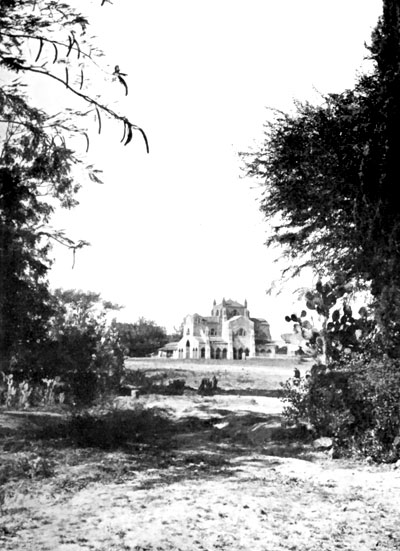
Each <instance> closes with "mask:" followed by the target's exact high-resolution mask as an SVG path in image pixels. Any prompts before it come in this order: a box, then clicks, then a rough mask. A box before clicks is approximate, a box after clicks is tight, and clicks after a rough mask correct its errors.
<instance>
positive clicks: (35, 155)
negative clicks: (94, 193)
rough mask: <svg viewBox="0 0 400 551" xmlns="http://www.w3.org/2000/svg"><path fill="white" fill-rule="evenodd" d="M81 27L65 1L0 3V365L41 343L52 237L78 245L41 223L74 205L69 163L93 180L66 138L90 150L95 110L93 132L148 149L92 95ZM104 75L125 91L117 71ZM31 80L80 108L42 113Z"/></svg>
mask: <svg viewBox="0 0 400 551" xmlns="http://www.w3.org/2000/svg"><path fill="white" fill-rule="evenodd" d="M105 3H106V2H105V0H102V2H101V5H104V4H105ZM88 25H89V22H88V20H87V18H86V17H84V16H83V15H82V14H80V13H79V12H77V11H76V10H74V9H73V8H72V7H71V6H69V5H68V4H67V3H65V2H59V1H56V0H2V2H1V3H0V74H1V75H2V76H5V77H6V82H7V80H10V77H16V79H15V80H13V81H12V82H11V83H10V84H9V85H2V86H1V88H0V358H1V361H0V369H9V368H10V366H11V363H14V364H15V363H16V362H17V363H18V362H21V358H22V357H23V356H24V355H26V354H28V353H31V354H32V353H33V348H37V347H38V346H40V345H41V343H42V341H43V339H44V338H45V337H44V335H45V334H46V330H47V329H46V328H47V325H48V323H49V319H50V316H51V314H52V309H51V305H50V303H51V301H50V295H49V290H48V284H47V279H46V275H47V272H48V269H49V267H50V265H51V260H50V257H49V254H50V243H51V242H54V241H57V242H59V243H61V244H63V245H65V246H67V247H69V248H70V249H71V250H72V251H73V253H74V254H75V251H76V250H77V249H79V248H80V247H82V246H84V245H85V244H86V242H85V241H78V242H73V241H71V240H70V239H69V238H68V236H66V235H64V234H63V232H61V231H57V230H53V229H52V228H51V227H50V225H49V222H50V219H51V215H52V213H53V210H54V208H55V205H56V203H57V202H58V203H59V204H60V205H61V206H62V207H64V208H72V207H73V206H75V205H76V202H77V201H76V193H77V192H78V190H79V187H80V184H81V182H80V181H78V174H77V172H76V170H75V169H76V168H77V167H82V168H83V169H84V170H83V171H81V173H80V174H79V180H81V179H82V173H83V172H86V173H87V175H88V177H89V178H90V179H91V180H92V181H94V182H100V179H99V170H96V169H95V168H94V167H92V166H90V165H89V166H85V164H84V162H83V160H82V158H81V157H80V156H79V154H77V153H75V152H74V145H76V140H75V142H74V141H73V137H74V136H77V135H79V136H82V135H83V136H84V139H83V142H82V143H83V144H84V148H85V147H86V149H87V148H88V146H89V135H88V133H86V132H85V128H84V126H82V125H83V124H84V117H85V116H86V115H88V114H90V113H94V114H95V115H96V117H97V122H98V130H99V132H100V131H101V130H102V126H103V125H102V119H103V118H104V117H108V118H111V119H112V120H115V121H117V122H118V123H119V124H121V125H122V129H121V131H122V137H123V142H124V144H125V145H126V144H128V143H129V142H130V141H131V140H132V137H133V132H134V131H135V130H137V131H138V132H139V134H140V135H141V136H142V137H143V138H144V141H145V146H146V148H147V149H148V143H147V138H146V136H145V134H144V132H143V130H142V129H141V128H139V127H138V126H137V125H135V124H133V123H132V122H131V121H129V120H128V119H127V118H126V117H125V116H123V115H120V114H118V113H116V112H115V111H113V110H112V109H110V108H109V107H108V106H107V105H106V104H105V103H104V102H102V101H101V99H100V98H99V97H98V95H97V94H96V93H95V92H96V90H93V89H92V90H90V78H89V76H90V74H91V68H92V67H93V68H94V69H96V70H97V69H100V66H99V65H98V62H97V60H98V58H99V56H101V52H100V51H99V50H97V49H95V48H93V47H92V46H91V44H90V40H89V39H87V38H86V32H87V28H88ZM32 52H33V53H32ZM102 74H103V75H105V77H106V78H109V79H111V80H115V81H116V83H117V84H118V85H119V86H120V87H121V90H123V91H124V92H125V93H127V92H128V86H127V82H126V78H125V77H126V75H124V73H122V72H121V71H120V69H119V67H115V69H113V70H112V71H108V72H105V71H102ZM30 75H38V77H40V78H43V79H47V80H51V81H53V82H55V83H57V84H59V85H60V89H66V90H67V91H68V92H69V93H70V96H71V97H74V98H76V99H77V100H79V101H81V103H82V107H83V108H84V110H78V109H71V108H69V107H67V106H66V108H65V110H64V112H63V113H61V114H57V115H47V114H46V113H45V112H44V111H43V110H40V109H37V108H36V107H34V106H33V105H32V102H31V100H30V99H29V97H28V95H27V93H26V90H28V91H29V77H30ZM27 85H28V87H27Z"/></svg>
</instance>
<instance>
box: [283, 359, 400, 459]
mask: <svg viewBox="0 0 400 551" xmlns="http://www.w3.org/2000/svg"><path fill="white" fill-rule="evenodd" d="M282 390H283V400H284V401H285V402H286V407H285V410H284V413H285V416H286V417H287V419H288V420H289V421H290V422H293V423H296V422H298V421H299V420H304V421H307V422H309V423H311V425H312V427H313V429H314V431H315V434H316V436H331V437H333V438H335V441H336V443H337V445H338V447H339V448H341V449H342V450H343V451H351V452H356V453H360V454H362V455H364V456H369V457H371V458H372V459H374V460H376V461H395V460H397V459H399V458H400V360H398V359H390V358H387V357H380V358H378V357H375V358H374V357H369V358H367V357H362V356H359V357H358V358H355V359H349V360H348V361H347V362H346V363H344V362H342V363H336V364H332V365H331V366H330V368H326V367H325V366H314V367H313V368H312V369H311V373H310V374H308V375H307V376H306V377H302V378H301V379H297V380H296V379H290V380H289V381H287V382H286V383H285V384H284V385H283V389H282Z"/></svg>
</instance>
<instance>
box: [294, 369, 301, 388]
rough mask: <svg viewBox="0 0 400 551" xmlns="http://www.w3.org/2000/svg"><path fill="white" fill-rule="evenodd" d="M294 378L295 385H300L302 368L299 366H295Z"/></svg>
mask: <svg viewBox="0 0 400 551" xmlns="http://www.w3.org/2000/svg"><path fill="white" fill-rule="evenodd" d="M293 378H294V381H293V382H294V384H295V385H298V384H299V383H300V370H299V368H298V367H295V368H294V376H293Z"/></svg>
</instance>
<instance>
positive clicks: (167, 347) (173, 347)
mask: <svg viewBox="0 0 400 551" xmlns="http://www.w3.org/2000/svg"><path fill="white" fill-rule="evenodd" d="M178 344H179V343H178V342H168V343H167V344H164V346H162V347H161V348H159V350H177V348H178Z"/></svg>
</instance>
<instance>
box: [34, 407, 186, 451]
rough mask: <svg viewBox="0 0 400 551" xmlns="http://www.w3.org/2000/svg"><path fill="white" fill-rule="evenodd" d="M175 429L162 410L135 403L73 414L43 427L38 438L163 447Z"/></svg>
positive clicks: (99, 445)
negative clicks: (145, 444) (105, 409)
mask: <svg viewBox="0 0 400 551" xmlns="http://www.w3.org/2000/svg"><path fill="white" fill-rule="evenodd" d="M175 430H176V429H175V425H174V423H173V422H172V421H171V420H170V419H169V417H168V416H167V414H166V413H165V412H164V411H161V410H159V409H157V408H153V409H145V408H143V407H140V406H137V407H135V409H132V410H115V409H114V410H109V411H106V412H104V411H103V412H88V411H87V412H85V413H81V414H77V415H73V416H71V418H70V419H69V420H68V422H67V423H64V424H62V425H59V426H57V427H53V428H46V429H45V430H44V431H42V433H40V434H38V437H40V438H41V439H51V438H57V439H60V438H62V439H65V440H67V441H70V442H71V443H72V444H73V445H75V446H79V447H89V448H99V449H103V450H111V449H117V448H125V447H127V446H129V445H131V444H141V443H153V444H154V443H157V445H160V446H165V445H166V443H168V441H170V439H171V435H172V434H173V433H174V432H175Z"/></svg>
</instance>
